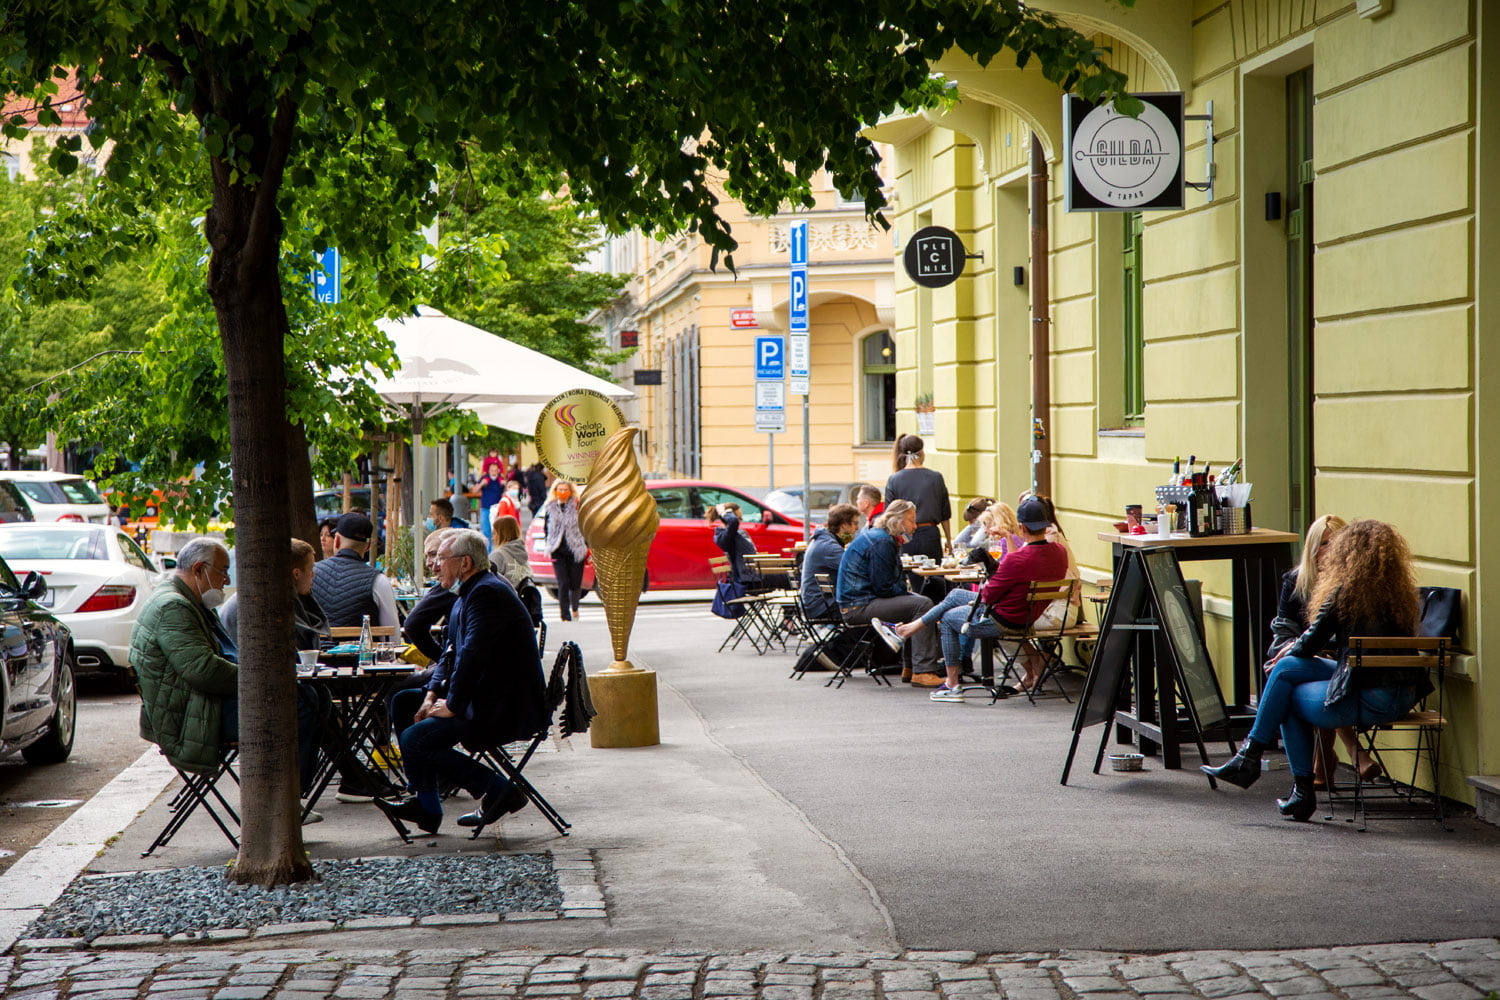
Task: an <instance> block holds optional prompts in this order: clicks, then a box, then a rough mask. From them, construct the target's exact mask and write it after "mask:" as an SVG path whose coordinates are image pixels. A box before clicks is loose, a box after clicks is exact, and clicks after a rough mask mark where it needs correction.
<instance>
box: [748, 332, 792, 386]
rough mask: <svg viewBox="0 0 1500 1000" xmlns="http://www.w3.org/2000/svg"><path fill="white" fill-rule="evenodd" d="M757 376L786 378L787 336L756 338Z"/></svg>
mask: <svg viewBox="0 0 1500 1000" xmlns="http://www.w3.org/2000/svg"><path fill="white" fill-rule="evenodd" d="M755 377H756V378H759V379H780V378H786V338H785V337H756V338H755Z"/></svg>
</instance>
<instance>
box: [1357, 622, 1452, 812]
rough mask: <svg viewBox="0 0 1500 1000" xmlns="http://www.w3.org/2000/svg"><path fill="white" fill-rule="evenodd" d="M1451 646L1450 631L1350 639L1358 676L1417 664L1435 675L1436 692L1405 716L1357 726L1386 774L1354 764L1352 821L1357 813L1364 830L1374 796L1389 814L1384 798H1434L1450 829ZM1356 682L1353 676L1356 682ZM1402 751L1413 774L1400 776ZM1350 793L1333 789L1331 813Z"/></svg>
mask: <svg viewBox="0 0 1500 1000" xmlns="http://www.w3.org/2000/svg"><path fill="white" fill-rule="evenodd" d="M1452 646H1453V640H1451V639H1449V638H1447V637H1445V636H1396V637H1393V636H1354V637H1351V638H1350V639H1349V647H1348V648H1349V652H1348V655H1349V657H1350V658H1351V660H1352V661H1353V663H1352V669H1353V670H1354V671H1355V674H1356V676H1357V675H1358V672H1359V671H1364V670H1393V669H1404V670H1410V669H1412V668H1413V667H1416V668H1421V669H1423V670H1427V671H1428V672H1429V673H1430V674H1431V675H1432V677H1433V690H1432V692H1431V693H1429V694H1428V695H1427V697H1425V698H1423V699H1422V701H1420V702H1419V703H1418V704H1417V705H1416V706H1415V707H1414V708H1413V709H1412V710H1411V711H1410V712H1408V713H1407V714H1406V715H1404V716H1402V717H1401V718H1399V719H1396V720H1395V721H1393V722H1383V723H1366V722H1362V721H1359V720H1356V721H1355V724H1354V729H1355V732H1356V733H1357V734H1358V736H1359V739H1360V741H1361V742H1362V743H1363V744H1364V747H1365V750H1366V752H1368V753H1369V754H1370V756H1371V757H1373V758H1374V759H1375V760H1376V761H1377V762H1379V764H1380V766H1381V768H1382V769H1383V770H1384V771H1385V774H1386V778H1384V779H1376V780H1374V781H1366V780H1365V779H1364V777H1363V776H1362V775H1361V774H1360V772H1359V768H1358V767H1355V768H1354V792H1353V796H1352V798H1353V814H1352V815H1350V816H1349V817H1348V819H1349V822H1351V823H1352V822H1354V820H1355V818H1356V817H1357V818H1358V820H1359V828H1360V829H1361V830H1364V829H1365V828H1366V827H1367V825H1368V822H1369V815H1368V811H1369V804H1370V803H1371V802H1372V801H1373V802H1375V803H1377V808H1378V809H1379V811H1380V813H1381V815H1385V814H1386V813H1387V810H1385V809H1383V808H1380V804H1383V803H1391V804H1393V805H1395V806H1398V807H1399V806H1402V805H1406V806H1409V805H1413V804H1415V803H1417V802H1418V801H1420V800H1423V799H1430V800H1431V813H1430V815H1431V816H1432V818H1433V819H1435V820H1436V821H1437V822H1438V823H1439V824H1440V825H1442V826H1443V828H1444V829H1448V826H1447V822H1446V819H1447V817H1446V815H1445V814H1444V811H1443V795H1442V791H1441V789H1440V788H1439V779H1440V776H1441V774H1442V771H1441V770H1440V764H1441V751H1442V744H1443V733H1444V731H1445V730H1446V729H1447V728H1448V720H1447V717H1446V716H1445V715H1444V714H1443V712H1444V708H1445V704H1444V700H1443V699H1444V684H1443V679H1444V675H1445V674H1446V673H1447V666H1448V659H1449V655H1450V650H1451V649H1452ZM1352 684H1353V681H1352V679H1351V686H1352ZM1402 735H1405V736H1406V737H1407V738H1406V740H1405V741H1404V743H1403V745H1395V746H1393V745H1392V744H1391V742H1390V741H1391V738H1392V737H1393V736H1394V737H1398V738H1399V737H1400V736H1402ZM1382 740H1384V745H1382ZM1397 754H1410V755H1411V771H1410V777H1409V778H1401V777H1397V772H1398V768H1397V767H1396V763H1395V760H1396V755H1397ZM1424 760H1425V762H1426V767H1425V768H1424V767H1423V762H1424ZM1424 772H1425V773H1424ZM1423 777H1425V778H1426V779H1427V780H1428V781H1429V782H1430V783H1431V790H1430V791H1429V790H1428V789H1426V788H1423V787H1421V786H1420V785H1419V784H1418V781H1419V780H1420V779H1421V778H1423ZM1346 797H1347V796H1345V795H1344V794H1342V793H1336V792H1332V791H1330V793H1329V794H1328V796H1327V801H1328V803H1329V810H1328V814H1327V818H1328V819H1332V818H1333V805H1334V803H1335V802H1337V801H1340V800H1341V799H1344V798H1346ZM1390 812H1391V814H1393V815H1397V814H1399V813H1398V812H1397V810H1394V809H1393V810H1390ZM1427 812H1428V811H1427V810H1426V809H1423V810H1421V811H1420V812H1418V811H1415V810H1408V811H1407V812H1406V815H1408V816H1416V815H1421V814H1425V813H1427Z"/></svg>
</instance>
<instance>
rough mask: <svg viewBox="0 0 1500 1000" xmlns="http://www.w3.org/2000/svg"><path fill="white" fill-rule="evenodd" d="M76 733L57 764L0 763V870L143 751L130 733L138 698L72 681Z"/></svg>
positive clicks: (133, 732) (17, 759)
mask: <svg viewBox="0 0 1500 1000" xmlns="http://www.w3.org/2000/svg"><path fill="white" fill-rule="evenodd" d="M78 688H79V697H78V733H77V735H76V736H75V737H74V741H73V754H72V756H71V757H69V758H68V760H67V761H66V762H64V763H62V764H52V765H48V766H45V767H42V766H35V765H32V764H27V763H26V761H25V760H24V759H23V758H22V757H21V755H20V754H16V755H15V756H13V757H7V758H6V759H5V760H3V761H0V872H3V871H5V870H6V869H7V868H9V867H10V866H11V865H12V864H13V863H14V862H15V860H16V859H17V858H18V857H20V856H21V855H22V854H23V853H25V852H26V851H28V850H30V849H31V848H32V847H33V846H34V845H35V844H36V843H37V842H38V841H40V840H41V839H42V838H44V837H46V836H47V834H49V833H51V832H52V830H53V829H54V828H55V827H56V826H57V825H58V824H59V823H61V822H62V821H63V820H65V819H67V818H68V817H69V816H70V815H72V813H73V811H74V810H75V809H77V808H78V806H79V805H80V804H82V803H83V802H86V801H88V799H89V797H90V796H92V795H93V794H94V793H95V792H97V791H98V790H99V789H100V788H102V787H104V785H105V784H106V783H107V782H108V781H109V780H110V779H111V778H113V777H114V776H115V775H116V774H119V773H120V771H121V770H123V769H124V768H125V767H127V766H128V765H129V764H130V763H131V762H132V761H134V760H135V759H136V758H137V757H139V756H140V755H141V753H142V752H143V751H145V750H146V749H147V747H148V746H149V744H147V743H145V742H144V741H142V740H141V738H140V737H139V736H137V735H136V720H137V718H138V716H139V711H140V704H141V703H140V699H139V698H137V697H136V696H135V695H134V694H124V693H121V692H120V691H119V689H118V687H117V686H116V685H115V684H114V683H113V682H108V683H101V681H100V679H95V678H86V677H81V678H79V681H78Z"/></svg>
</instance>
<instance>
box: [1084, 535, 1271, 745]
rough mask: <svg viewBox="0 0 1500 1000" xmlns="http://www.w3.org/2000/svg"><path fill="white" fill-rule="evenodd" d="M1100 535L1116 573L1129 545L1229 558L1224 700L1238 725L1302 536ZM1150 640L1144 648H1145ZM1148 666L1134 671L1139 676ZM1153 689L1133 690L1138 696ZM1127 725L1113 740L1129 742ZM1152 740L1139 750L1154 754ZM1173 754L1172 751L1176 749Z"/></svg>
mask: <svg viewBox="0 0 1500 1000" xmlns="http://www.w3.org/2000/svg"><path fill="white" fill-rule="evenodd" d="M1098 537H1099V540H1100V541H1105V542H1110V543H1111V544H1112V546H1113V550H1114V551H1113V556H1114V566H1113V569H1114V575H1115V578H1116V579H1118V578H1119V567H1120V559H1121V558H1122V556H1123V555H1124V553H1125V550H1126V549H1127V548H1135V549H1144V548H1150V547H1156V546H1167V547H1170V548H1172V549H1173V550H1175V551H1176V553H1177V559H1178V561H1179V562H1192V561H1203V560H1211V559H1212V560H1221V559H1227V560H1229V562H1230V574H1231V588H1230V589H1231V597H1232V601H1233V610H1232V629H1233V637H1232V641H1231V647H1230V649H1231V654H1232V659H1231V685H1230V686H1231V695H1232V697H1228V698H1226V699H1225V701H1226V702H1228V708H1229V711H1230V714H1231V718H1232V719H1234V720H1235V722H1236V724H1237V728H1244V726H1245V721H1244V720H1245V719H1246V718H1247V717H1248V716H1250V715H1252V714H1253V713H1254V702H1255V698H1256V697H1258V695H1259V693H1260V670H1259V669H1258V668H1259V666H1260V663H1261V661H1262V659H1263V653H1264V650H1265V646H1266V643H1267V641H1268V640H1269V637H1270V634H1271V620H1272V619H1273V618H1275V617H1276V603H1277V600H1278V598H1279V596H1280V583H1281V575H1282V574H1283V573H1285V572H1286V571H1287V570H1288V569H1290V568H1291V566H1292V546H1293V545H1295V544H1296V543H1297V542H1298V541H1300V536H1298V535H1295V534H1293V533H1291V532H1289V531H1276V530H1274V529H1270V528H1254V529H1252V530H1251V531H1249V532H1247V533H1246V534H1243V535H1203V536H1198V537H1194V536H1191V535H1188V534H1187V533H1186V532H1173V533H1172V534H1171V535H1168V536H1165V537H1163V536H1161V535H1156V534H1145V535H1131V534H1126V533H1123V532H1114V531H1101V532H1099V536H1098ZM1149 646H1150V644H1149V643H1146V644H1143V646H1142V647H1141V648H1142V650H1143V651H1149ZM1150 673H1151V672H1150V671H1144V673H1143V672H1142V671H1140V670H1137V680H1139V679H1140V678H1141V677H1142V676H1149V675H1150ZM1151 696H1152V692H1141V691H1137V692H1136V697H1137V699H1138V700H1140V699H1142V698H1144V697H1151ZM1130 736H1131V733H1130V730H1128V729H1127V728H1124V727H1118V726H1117V727H1116V739H1117V740H1118V741H1119V742H1121V743H1124V742H1128V741H1129V739H1130ZM1155 750H1156V745H1155V744H1154V743H1149V744H1148V743H1147V742H1146V741H1144V740H1143V741H1142V745H1141V752H1142V753H1154V752H1155ZM1174 756H1175V754H1174Z"/></svg>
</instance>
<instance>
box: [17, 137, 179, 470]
mask: <svg viewBox="0 0 1500 1000" xmlns="http://www.w3.org/2000/svg"><path fill="white" fill-rule="evenodd" d="M37 166H38V170H37V173H38V176H37V178H36V179H35V180H27V179H25V178H23V177H19V176H18V177H16V178H10V177H7V176H0V274H18V273H20V272H21V271H22V270H23V265H24V262H25V259H26V250H27V239H28V236H29V234H30V233H32V232H33V231H34V230H36V229H37V227H38V226H41V225H44V224H45V220H47V219H49V218H52V217H55V216H56V215H57V214H58V213H59V212H62V211H65V210H66V209H67V208H68V207H70V206H75V205H78V204H81V203H82V202H83V201H84V200H85V198H86V193H87V189H86V186H85V184H84V183H83V182H82V180H81V179H80V178H77V177H63V176H61V175H59V174H58V173H57V172H56V171H55V170H52V169H51V168H50V167H48V166H47V165H46V164H45V163H39V164H38V165H37ZM166 311H167V302H166V294H165V290H164V289H163V288H162V286H161V283H160V282H159V281H158V280H156V279H155V278H154V277H153V276H152V274H151V273H150V261H149V260H147V259H144V257H143V256H135V257H130V258H126V259H122V260H119V261H116V262H114V263H111V264H109V265H108V266H107V267H106V268H105V269H104V271H103V272H102V273H101V276H100V279H99V280H98V281H97V282H95V283H94V284H93V287H91V288H89V289H88V290H87V291H86V292H84V293H83V294H81V295H80V296H79V297H77V298H74V299H71V300H67V301H60V302H49V303H44V304H42V303H35V302H32V301H30V300H29V299H28V298H27V297H25V296H22V295H19V294H17V292H16V290H15V289H13V288H6V289H5V290H4V292H3V293H0V356H3V357H4V358H5V361H6V363H5V365H4V366H3V367H0V398H4V399H6V400H7V401H9V403H10V405H7V406H6V407H5V408H4V409H3V410H0V440H3V441H5V442H7V443H9V445H10V461H11V468H20V459H21V456H22V455H23V454H24V452H25V450H26V449H27V448H30V447H34V446H36V445H38V444H40V443H41V442H42V440H43V439H44V438H45V436H46V429H47V428H46V426H45V425H40V424H38V423H37V422H36V421H34V420H31V419H29V417H30V413H29V411H28V410H27V409H26V408H25V407H23V406H18V405H16V402H17V401H18V400H20V399H22V398H24V397H25V395H26V393H27V390H28V389H29V388H31V387H32V386H37V385H38V384H39V383H43V382H44V380H47V379H50V378H52V377H53V376H56V375H57V374H58V373H59V372H62V371H64V370H65V369H68V368H71V367H72V366H74V365H79V364H82V363H83V362H85V361H86V360H87V359H89V358H91V357H94V356H96V355H98V354H101V353H103V352H109V351H128V350H134V349H138V348H139V347H140V346H141V344H142V343H143V342H144V340H145V338H146V335H147V331H148V330H150V328H151V327H153V326H154V325H155V324H156V323H157V322H158V321H160V319H161V317H162V316H163V315H164V314H165V312H166ZM39 391H40V393H41V395H42V396H43V397H45V396H46V395H47V394H48V393H50V392H53V391H57V388H56V387H53V386H50V385H44V386H42V387H41V389H40V390H39Z"/></svg>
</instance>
